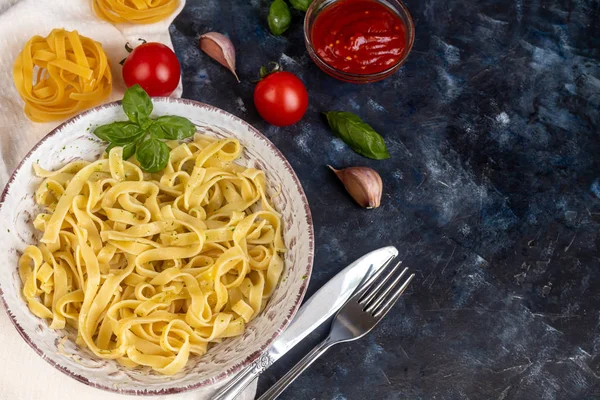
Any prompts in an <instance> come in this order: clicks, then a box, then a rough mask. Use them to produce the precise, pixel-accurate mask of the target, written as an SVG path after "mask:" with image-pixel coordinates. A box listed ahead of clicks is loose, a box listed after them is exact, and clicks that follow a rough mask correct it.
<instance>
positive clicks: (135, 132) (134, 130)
mask: <svg viewBox="0 0 600 400" xmlns="http://www.w3.org/2000/svg"><path fill="white" fill-rule="evenodd" d="M122 105H123V111H125V114H127V118H129V121H115V122H111V123H110V124H106V125H100V126H98V127H97V128H96V129H94V135H96V136H97V137H99V138H100V139H102V140H105V141H107V142H108V143H109V145H108V147H107V148H106V152H107V153H108V152H109V151H110V150H111V149H112V148H113V147H117V146H120V147H123V159H124V160H127V159H129V158H130V157H132V156H133V155H134V154H135V158H136V160H138V162H139V163H140V166H141V167H142V169H143V170H144V171H146V172H151V173H154V172H159V171H162V170H163V169H164V168H165V167H166V166H167V162H169V152H170V150H169V147H168V146H167V145H166V144H165V143H164V142H162V141H161V139H165V140H182V139H185V138H188V137H190V136H192V135H193V134H194V132H196V127H195V126H194V124H193V123H191V122H190V121H189V120H188V119H186V118H183V117H178V116H175V115H163V116H162V117H158V118H156V119H151V118H150V114H151V113H152V109H153V107H152V100H151V99H150V96H148V93H146V92H145V91H144V89H142V87H141V86H140V85H133V86H132V87H130V88H129V89H127V91H126V92H125V95H124V96H123V101H122Z"/></svg>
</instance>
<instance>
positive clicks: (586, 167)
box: [171, 0, 600, 400]
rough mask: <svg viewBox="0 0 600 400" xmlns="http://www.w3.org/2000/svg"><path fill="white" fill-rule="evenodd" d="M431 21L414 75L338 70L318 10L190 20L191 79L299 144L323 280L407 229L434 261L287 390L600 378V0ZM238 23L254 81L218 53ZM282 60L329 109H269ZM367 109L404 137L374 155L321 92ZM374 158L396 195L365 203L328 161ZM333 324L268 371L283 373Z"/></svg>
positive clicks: (404, 241)
mask: <svg viewBox="0 0 600 400" xmlns="http://www.w3.org/2000/svg"><path fill="white" fill-rule="evenodd" d="M406 4H407V6H408V8H409V10H410V11H411V13H412V14H413V17H414V20H415V24H416V41H415V46H414V49H413V52H412V54H411V55H410V57H409V59H408V61H407V63H406V64H405V65H404V67H403V68H402V69H401V70H400V71H399V73H397V74H396V75H395V76H393V77H391V78H389V79H387V80H385V81H383V82H380V83H375V84H370V85H364V86H356V85H352V84H346V83H342V82H339V81H336V80H335V79H333V78H330V77H328V76H326V75H325V74H324V73H322V72H321V71H320V70H319V69H318V68H317V67H316V66H315V65H314V64H313V63H312V61H311V60H310V59H309V57H308V55H307V53H306V50H305V48H304V43H303V36H302V35H303V33H302V22H301V20H302V16H301V15H300V14H294V25H293V28H292V29H291V30H290V31H289V32H288V33H287V34H286V35H285V36H283V37H280V38H276V37H273V36H271V35H270V34H269V33H268V31H267V29H266V24H265V18H266V13H267V9H268V2H267V1H258V0H252V1H241V0H240V1H232V0H197V1H195V0H188V4H187V5H186V8H185V9H184V11H183V12H182V14H181V15H180V16H179V17H178V18H177V20H176V21H175V23H174V25H173V26H172V27H171V33H172V36H173V41H174V44H175V48H176V51H177V54H178V55H179V57H180V59H181V62H182V67H183V74H184V78H183V83H184V87H185V90H184V97H187V98H191V99H196V100H200V101H204V102H207V103H210V104H213V105H215V106H218V107H221V108H223V109H225V110H227V111H229V112H231V113H233V114H235V115H237V116H239V117H241V118H243V119H245V120H246V121H248V122H250V123H251V124H253V125H254V126H255V127H257V128H258V129H259V130H261V131H262V132H263V133H264V134H265V135H267V136H268V137H269V138H270V139H271V140H272V141H273V142H274V143H275V144H276V145H277V146H278V147H279V148H280V149H281V151H282V152H283V153H284V154H285V156H286V157H287V158H288V160H289V161H290V162H291V164H292V166H293V167H294V168H295V170H296V172H297V174H298V176H299V177H300V180H301V182H302V184H303V186H304V189H305V191H306V194H307V195H308V199H309V201H310V205H311V208H312V212H313V217H314V223H315V232H316V243H317V250H316V259H315V266H314V273H313V277H312V280H311V283H310V288H309V295H310V294H312V293H314V292H315V290H317V289H318V288H319V287H320V286H321V285H323V284H324V283H325V282H327V280H328V279H330V278H331V277H332V276H334V275H335V274H336V273H337V272H338V271H339V270H340V269H342V268H343V267H344V266H345V265H347V264H348V263H349V262H351V261H352V260H354V259H355V258H357V257H359V256H361V255H362V254H363V253H365V252H367V251H369V250H372V249H374V248H377V247H380V246H383V245H389V244H394V245H396V246H397V247H398V249H399V251H400V254H401V256H402V258H403V259H404V262H405V265H407V266H409V267H411V268H412V269H414V270H415V271H416V272H417V279H416V280H415V281H414V283H413V284H412V286H411V288H410V290H408V291H407V293H406V295H405V296H404V297H403V299H402V300H401V301H400V302H399V304H398V305H397V306H396V307H395V308H394V310H393V311H392V312H391V313H390V314H389V316H388V317H386V319H385V320H384V321H383V322H382V324H381V325H380V326H379V327H377V328H376V329H375V330H374V332H373V333H371V334H370V335H369V336H367V337H366V338H365V339H363V340H360V341H358V342H354V343H350V344H344V345H340V346H337V347H335V348H333V349H332V350H331V351H329V353H327V354H326V355H325V356H324V357H323V358H321V359H320V360H318V361H317V362H316V363H315V364H314V365H313V366H312V367H311V368H310V369H309V370H308V371H307V372H305V373H304V374H303V375H302V376H301V377H300V378H299V379H298V380H297V381H296V382H295V383H294V384H293V385H292V386H291V387H290V389H289V390H288V391H287V392H286V393H285V394H284V395H283V396H282V397H281V398H282V399H297V400H311V399H337V400H340V399H357V400H361V399H390V400H391V399H404V398H411V399H432V398H435V399H592V398H600V379H599V375H598V374H599V373H600V325H599V323H600V321H599V313H600V310H599V307H598V306H599V305H600V263H599V257H598V241H599V240H600V236H599V235H598V229H599V227H600V156H599V154H600V137H599V136H598V134H599V131H598V127H599V126H600V112H599V106H600V64H599V59H600V51H599V49H600V22H599V21H600V19H599V18H600V12H599V9H600V4H599V3H598V1H591V0H589V1H584V0H578V1H577V0H576V1H566V0H565V1H556V0H549V1H542V0H534V1H526V0H516V1H501V2H500V1H492V0H485V1H481V0H480V1H467V2H465V1H457V0H447V1H441V0H424V1H417V0H408V1H407V2H406ZM212 30H214V31H219V32H223V33H226V34H228V35H229V36H230V37H231V38H232V40H233V42H234V43H235V45H236V47H237V50H238V57H237V62H238V71H239V74H240V77H241V78H242V79H243V83H241V84H237V83H235V81H234V78H233V77H232V76H231V74H230V73H229V72H228V71H227V70H225V69H224V68H222V67H221V66H219V65H218V64H216V63H215V62H213V61H211V60H210V59H208V58H207V57H206V56H205V55H204V54H201V52H200V50H199V49H198V47H197V36H198V35H199V34H201V33H204V32H207V31H212ZM269 60H278V61H280V62H281V63H282V64H283V65H284V67H285V68H286V69H287V70H289V71H292V72H295V73H296V74H298V75H299V76H300V77H301V78H302V79H303V80H304V82H305V83H306V85H307V87H308V89H309V93H310V109H309V111H308V113H307V115H306V117H305V118H304V119H303V120H302V121H301V123H299V124H297V125H296V126H293V127H290V128H276V127H272V126H269V125H268V124H266V123H265V122H264V121H262V120H261V118H260V117H259V116H258V115H257V113H256V110H255V109H254V107H253V103H252V93H253V86H252V84H251V83H250V82H249V79H252V78H253V77H254V76H255V75H256V73H257V70H258V68H259V66H260V65H261V64H264V63H266V62H267V61H269ZM332 109H339V110H346V111H352V112H355V113H357V114H359V115H360V116H361V117H363V118H364V119H365V120H366V121H368V122H369V123H370V124H371V125H372V126H373V127H374V128H375V129H376V130H378V131H379V132H380V133H381V134H382V135H383V136H384V137H385V140H386V142H387V143H388V146H389V149H390V153H391V155H392V158H391V159H390V160H386V161H372V160H368V159H365V158H363V157H361V156H359V155H356V154H354V153H353V152H352V151H351V150H350V149H349V148H347V147H346V146H345V145H344V144H343V143H342V142H341V141H339V140H338V139H334V138H333V136H332V135H331V133H330V132H329V130H328V128H327V127H326V125H325V124H324V123H323V121H322V120H321V118H320V116H319V112H321V111H326V110H332ZM328 163H329V164H332V165H334V166H336V167H347V166H352V165H368V166H371V167H373V168H375V169H377V170H378V171H379V172H380V173H381V175H382V178H383V181H384V185H385V188H384V196H383V201H382V206H381V208H379V209H376V210H371V211H367V210H362V209H360V208H359V207H358V206H356V205H355V204H354V203H353V202H352V200H351V199H350V198H349V197H348V195H347V194H346V193H345V191H344V189H343V187H342V186H341V185H340V183H339V182H337V181H336V178H335V176H334V175H333V174H332V173H331V172H330V171H329V170H328V169H327V168H326V167H325V165H326V164H328ZM324 335H325V331H324V329H321V331H320V332H315V333H314V334H312V335H311V336H310V337H309V338H307V339H306V340H305V341H304V342H303V343H301V344H300V345H299V346H298V347H297V348H296V349H294V351H292V352H291V353H289V354H288V355H287V356H286V357H284V358H283V359H282V360H280V361H279V362H278V363H277V364H276V365H275V366H273V367H272V368H271V369H269V370H268V371H267V373H265V374H264V376H263V377H262V378H261V380H260V382H259V393H261V392H264V390H266V388H268V387H269V386H270V385H271V384H273V383H274V382H275V381H276V380H277V379H278V378H279V377H280V376H281V375H282V374H283V373H285V371H287V370H288V369H289V368H290V366H291V365H292V364H293V363H294V362H296V361H297V360H298V359H299V358H300V357H301V356H302V355H303V354H305V353H306V352H307V351H308V350H309V349H310V348H311V347H312V346H313V345H314V344H315V343H317V342H318V341H319V340H321V339H322V338H323V336H324Z"/></svg>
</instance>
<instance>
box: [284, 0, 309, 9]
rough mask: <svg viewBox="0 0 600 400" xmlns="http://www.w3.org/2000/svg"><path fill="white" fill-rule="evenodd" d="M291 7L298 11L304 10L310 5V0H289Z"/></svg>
mask: <svg viewBox="0 0 600 400" xmlns="http://www.w3.org/2000/svg"><path fill="white" fill-rule="evenodd" d="M289 1H290V4H291V5H292V7H294V8H295V9H296V10H299V11H306V10H308V7H310V3H312V0H289Z"/></svg>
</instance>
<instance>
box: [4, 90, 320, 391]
mask: <svg viewBox="0 0 600 400" xmlns="http://www.w3.org/2000/svg"><path fill="white" fill-rule="evenodd" d="M153 103H154V112H153V113H152V114H153V116H160V115H180V116H183V117H186V118H188V119H189V120H191V121H192V122H194V123H195V124H196V125H197V126H198V130H200V131H205V132H206V133H207V134H212V135H215V136H219V137H226V136H229V137H235V138H237V139H239V140H240V142H241V143H242V145H243V146H244V149H245V150H244V153H243V156H242V160H241V163H242V164H245V165H247V166H252V167H256V168H260V169H262V170H263V171H265V173H266V175H267V181H268V184H269V188H268V190H269V192H270V194H274V193H277V192H278V191H279V189H281V194H280V195H278V196H275V197H274V198H273V203H274V206H275V208H276V209H277V210H278V211H279V212H280V213H281V214H282V220H283V236H284V241H285V244H286V246H287V248H288V249H289V250H288V252H287V253H285V270H284V273H283V275H282V279H281V281H280V283H279V286H278V287H277V289H276V290H275V292H274V293H273V297H272V298H271V300H270V301H269V303H268V305H267V307H266V308H265V310H263V312H261V313H260V314H259V315H258V316H257V317H256V318H255V319H254V320H253V321H251V323H249V324H248V325H247V327H246V330H245V331H244V334H243V335H242V336H238V337H235V338H230V339H226V340H224V341H223V342H222V343H219V344H217V345H214V346H212V347H211V348H210V350H209V351H208V353H207V354H206V355H204V356H202V357H193V358H190V361H189V362H188V364H187V366H186V367H185V368H184V370H183V371H181V372H180V373H178V374H177V375H175V376H172V377H165V376H161V375H158V374H155V373H151V372H150V371H149V370H147V369H128V368H125V367H122V366H121V365H119V364H118V363H116V362H115V361H112V360H101V359H98V358H96V357H95V356H94V355H93V354H92V353H91V352H89V351H88V350H86V349H82V348H79V347H78V346H77V345H75V342H74V340H73V339H74V333H73V332H65V331H55V330H52V329H50V328H49V327H48V324H47V322H46V321H43V320H41V319H39V318H37V317H35V316H34V315H33V314H31V312H30V311H29V309H28V307H27V305H26V303H25V301H24V300H23V298H22V296H21V287H22V285H21V281H20V279H19V274H18V271H17V262H18V259H19V256H20V254H21V252H22V251H23V249H24V248H25V247H26V246H27V245H29V244H36V243H37V240H38V238H39V234H38V232H36V230H35V229H34V227H33V225H32V220H33V218H34V217H35V215H36V214H37V213H38V212H39V211H40V210H39V209H38V207H37V206H36V204H35V201H34V198H33V194H34V191H35V189H36V188H37V186H38V185H39V183H40V181H41V180H40V179H39V178H36V177H35V175H34V173H33V166H32V164H33V163H35V162H39V163H40V165H41V166H42V167H43V168H46V169H56V168H59V167H61V166H63V165H64V164H66V163H68V162H70V161H73V160H75V159H85V160H89V161H92V160H95V159H97V158H98V157H99V156H100V155H101V154H102V152H103V151H104V148H105V147H106V144H104V143H102V142H101V141H99V140H98V139H97V138H96V137H95V136H93V135H92V133H91V131H92V130H93V128H94V127H95V126H97V125H102V124H106V123H108V122H112V121H115V120H126V119H127V117H126V116H125V114H124V113H123V111H122V108H121V105H120V102H115V103H110V104H105V105H102V106H99V107H96V108H94V109H91V110H89V111H86V112H84V113H82V114H80V115H78V116H76V117H74V118H72V119H71V120H69V121H67V122H65V123H64V124H62V125H60V126H59V127H58V128H56V129H55V130H53V131H52V132H50V133H49V134H48V135H47V136H46V137H44V138H43V139H42V140H41V141H40V142H39V143H38V144H37V145H36V146H35V147H34V148H33V149H32V150H31V151H30V152H29V154H28V155H27V156H26V157H25V159H24V160H23V161H22V162H21V164H19V166H18V168H17V170H16V171H15V172H14V174H13V175H12V176H11V178H10V180H9V182H8V184H7V185H6V187H5V189H4V192H3V193H2V197H1V198H0V227H1V228H0V229H1V231H0V259H2V261H3V268H1V269H0V297H1V298H2V301H3V302H4V305H5V308H6V310H7V311H8V314H9V316H10V319H11V320H12V322H13V324H14V325H15V327H16V328H17V330H18V331H19V333H20V334H21V336H22V337H23V339H25V341H26V342H27V343H28V344H29V345H30V346H31V347H32V348H33V349H34V350H35V351H36V353H38V354H39V355H40V356H42V357H43V358H44V359H45V360H46V361H48V362H49V363H50V364H51V365H53V366H54V367H56V368H57V369H59V370H60V371H62V372H64V373H65V374H67V375H69V376H71V377H73V378H75V379H77V380H79V381H81V382H83V383H85V384H88V385H91V386H94V387H98V388H101V389H105V390H109V391H114V392H120V393H128V394H140V395H156V394H167V393H177V392H182V391H185V390H190V389H195V388H200V387H207V386H210V385H212V384H214V383H216V382H218V381H220V380H223V379H225V378H226V377H228V376H230V375H232V374H234V373H236V372H237V371H238V370H240V369H241V368H243V367H245V366H246V365H248V364H250V363H252V362H253V361H255V360H256V359H257V358H258V357H259V355H260V354H261V353H262V352H263V351H264V350H265V349H266V348H267V347H268V346H269V344H270V343H271V342H272V341H273V340H274V339H275V338H276V337H277V336H278V335H279V334H280V333H281V332H282V331H283V330H284V329H285V328H286V326H287V325H288V323H289V322H290V321H291V319H292V317H293V316H294V314H295V313H296V311H297V309H298V307H299V306H300V303H301V301H302V298H303V296H304V293H305V291H306V287H307V286H308V281H309V278H310V273H311V269H312V262H313V252H314V244H313V227H312V219H311V215H310V210H309V207H308V202H307V200H306V196H305V195H304V191H303V190H302V187H301V185H300V182H299V181H298V178H297V176H296V174H295V173H294V171H293V170H292V168H291V166H290V164H289V163H288V162H287V160H286V159H285V158H284V157H283V155H282V154H281V153H280V152H279V150H278V149H277V148H276V147H275V146H274V145H273V143H271V142H270V141H269V140H268V139H267V138H265V137H264V136H263V135H262V134H260V133H259V132H258V131H256V130H255V129H254V128H252V127H251V126H250V125H248V124H247V123H246V122H244V121H242V120H241V119H239V118H237V117H235V116H233V115H231V114H229V113H226V112H225V111H223V110H220V109H217V108H215V107H212V106H209V105H206V104H202V103H198V102H194V101H190V100H182V99H172V98H154V99H153Z"/></svg>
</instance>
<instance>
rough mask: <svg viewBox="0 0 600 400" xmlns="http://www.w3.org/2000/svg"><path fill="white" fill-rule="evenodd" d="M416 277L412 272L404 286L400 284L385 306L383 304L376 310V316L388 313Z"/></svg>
mask: <svg viewBox="0 0 600 400" xmlns="http://www.w3.org/2000/svg"><path fill="white" fill-rule="evenodd" d="M414 277H415V274H412V275H411V276H409V277H408V279H407V280H406V282H404V283H403V284H402V286H400V287H399V288H398V290H397V291H396V292H395V293H394V294H392V297H390V298H389V299H388V301H386V302H385V303H384V304H383V306H381V307H380V308H379V309H377V310H376V311H375V313H374V314H373V316H374V317H376V318H379V317H381V318H383V317H384V316H385V314H387V313H388V311H390V309H391V308H392V307H393V306H394V304H396V301H398V299H399V298H400V296H402V293H404V291H405V290H406V288H407V287H408V285H409V284H410V281H412V280H413V278H414Z"/></svg>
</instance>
